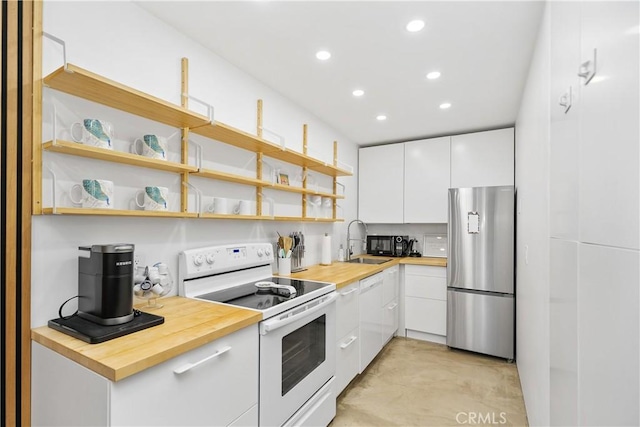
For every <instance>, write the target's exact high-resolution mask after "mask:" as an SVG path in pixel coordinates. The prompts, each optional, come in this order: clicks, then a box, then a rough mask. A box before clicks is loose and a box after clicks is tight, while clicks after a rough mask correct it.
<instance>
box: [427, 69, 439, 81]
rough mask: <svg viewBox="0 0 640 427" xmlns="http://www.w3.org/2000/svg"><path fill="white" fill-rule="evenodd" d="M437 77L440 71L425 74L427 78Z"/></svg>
mask: <svg viewBox="0 0 640 427" xmlns="http://www.w3.org/2000/svg"><path fill="white" fill-rule="evenodd" d="M438 77H440V71H432V72H430V73H429V74H427V78H428V79H429V80H433V79H437V78H438Z"/></svg>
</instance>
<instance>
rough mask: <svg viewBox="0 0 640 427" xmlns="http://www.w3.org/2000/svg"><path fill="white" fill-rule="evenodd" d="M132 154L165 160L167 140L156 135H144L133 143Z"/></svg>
mask: <svg viewBox="0 0 640 427" xmlns="http://www.w3.org/2000/svg"><path fill="white" fill-rule="evenodd" d="M133 151H134V153H136V154H138V155H141V156H145V157H149V158H152V159H158V160H167V138H165V137H162V136H158V135H144V136H143V137H142V138H137V139H136V140H135V141H133Z"/></svg>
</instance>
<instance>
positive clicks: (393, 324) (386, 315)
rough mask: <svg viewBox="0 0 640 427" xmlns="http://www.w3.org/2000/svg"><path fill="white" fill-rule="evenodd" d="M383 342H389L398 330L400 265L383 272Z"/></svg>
mask: <svg viewBox="0 0 640 427" xmlns="http://www.w3.org/2000/svg"><path fill="white" fill-rule="evenodd" d="M382 274H384V281H383V283H382V343H383V345H384V344H385V343H387V342H388V341H389V340H390V339H391V338H393V336H394V335H395V334H396V332H397V330H398V312H399V311H400V308H399V306H398V286H399V280H400V267H398V266H397V265H396V266H394V267H389V268H387V269H386V270H384V271H383V272H382Z"/></svg>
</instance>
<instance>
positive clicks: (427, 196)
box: [404, 136, 451, 223]
mask: <svg viewBox="0 0 640 427" xmlns="http://www.w3.org/2000/svg"><path fill="white" fill-rule="evenodd" d="M450 142H451V137H448V136H445V137H442V138H432V139H423V140H420V141H411V142H406V143H405V144H404V167H405V170H404V222H405V223H442V222H447V197H448V196H447V194H448V189H449V187H450V171H451V160H450V159H451V157H450V150H451V145H450Z"/></svg>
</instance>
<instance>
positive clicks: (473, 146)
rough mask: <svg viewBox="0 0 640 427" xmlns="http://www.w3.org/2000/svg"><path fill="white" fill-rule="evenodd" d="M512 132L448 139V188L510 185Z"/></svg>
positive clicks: (512, 160) (512, 171)
mask: <svg viewBox="0 0 640 427" xmlns="http://www.w3.org/2000/svg"><path fill="white" fill-rule="evenodd" d="M513 180H514V139H513V128H508V129H499V130H492V131H487V132H477V133H469V134H466V135H456V136H452V137H451V188H465V187H488V186H494V185H513Z"/></svg>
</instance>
